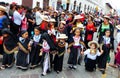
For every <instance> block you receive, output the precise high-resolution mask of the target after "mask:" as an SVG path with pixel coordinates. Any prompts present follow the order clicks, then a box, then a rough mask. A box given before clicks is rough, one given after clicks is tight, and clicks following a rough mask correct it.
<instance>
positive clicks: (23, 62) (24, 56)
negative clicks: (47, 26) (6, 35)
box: [16, 31, 30, 70]
mask: <svg viewBox="0 0 120 78" xmlns="http://www.w3.org/2000/svg"><path fill="white" fill-rule="evenodd" d="M29 41H30V39H29V38H28V32H27V31H22V32H21V36H20V37H19V43H18V45H19V50H18V53H17V60H16V67H17V68H20V69H23V70H26V69H28V65H29V62H28V60H29V58H28V53H29V50H28V44H29Z"/></svg>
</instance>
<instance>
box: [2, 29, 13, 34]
mask: <svg viewBox="0 0 120 78" xmlns="http://www.w3.org/2000/svg"><path fill="white" fill-rule="evenodd" d="M2 34H10V35H11V34H12V32H11V31H10V29H8V28H4V29H3V30H2Z"/></svg>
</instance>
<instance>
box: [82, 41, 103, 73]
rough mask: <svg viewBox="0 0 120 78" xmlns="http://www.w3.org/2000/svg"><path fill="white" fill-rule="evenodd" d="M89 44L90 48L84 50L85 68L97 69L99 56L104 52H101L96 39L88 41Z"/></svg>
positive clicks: (88, 69)
mask: <svg viewBox="0 0 120 78" xmlns="http://www.w3.org/2000/svg"><path fill="white" fill-rule="evenodd" d="M88 46H89V47H90V49H87V50H86V51H85V52H84V55H85V70H87V71H94V70H96V59H97V56H100V55H101V54H102V52H101V53H100V52H99V50H98V47H99V45H98V43H97V42H96V41H90V42H89V43H88Z"/></svg>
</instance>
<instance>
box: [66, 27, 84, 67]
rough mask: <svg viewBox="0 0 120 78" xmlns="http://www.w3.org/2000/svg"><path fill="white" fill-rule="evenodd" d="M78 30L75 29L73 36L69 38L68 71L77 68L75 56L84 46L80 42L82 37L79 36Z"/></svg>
mask: <svg viewBox="0 0 120 78" xmlns="http://www.w3.org/2000/svg"><path fill="white" fill-rule="evenodd" d="M80 32H81V31H80V28H76V29H75V30H74V32H73V33H74V36H73V37H72V38H71V41H70V42H69V43H68V52H70V54H69V58H68V64H69V68H70V69H76V68H77V66H76V65H77V56H78V52H80V51H83V47H84V46H85V44H84V42H83V41H82V37H81V36H80Z"/></svg>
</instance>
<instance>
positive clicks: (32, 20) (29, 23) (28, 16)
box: [26, 9, 35, 37]
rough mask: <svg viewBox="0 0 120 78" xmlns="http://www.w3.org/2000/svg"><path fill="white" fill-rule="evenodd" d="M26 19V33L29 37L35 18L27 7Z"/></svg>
mask: <svg viewBox="0 0 120 78" xmlns="http://www.w3.org/2000/svg"><path fill="white" fill-rule="evenodd" d="M26 17H27V21H28V34H29V36H30V37H31V36H32V32H34V27H35V26H34V25H35V19H34V17H33V13H32V9H28V10H27V13H26Z"/></svg>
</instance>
